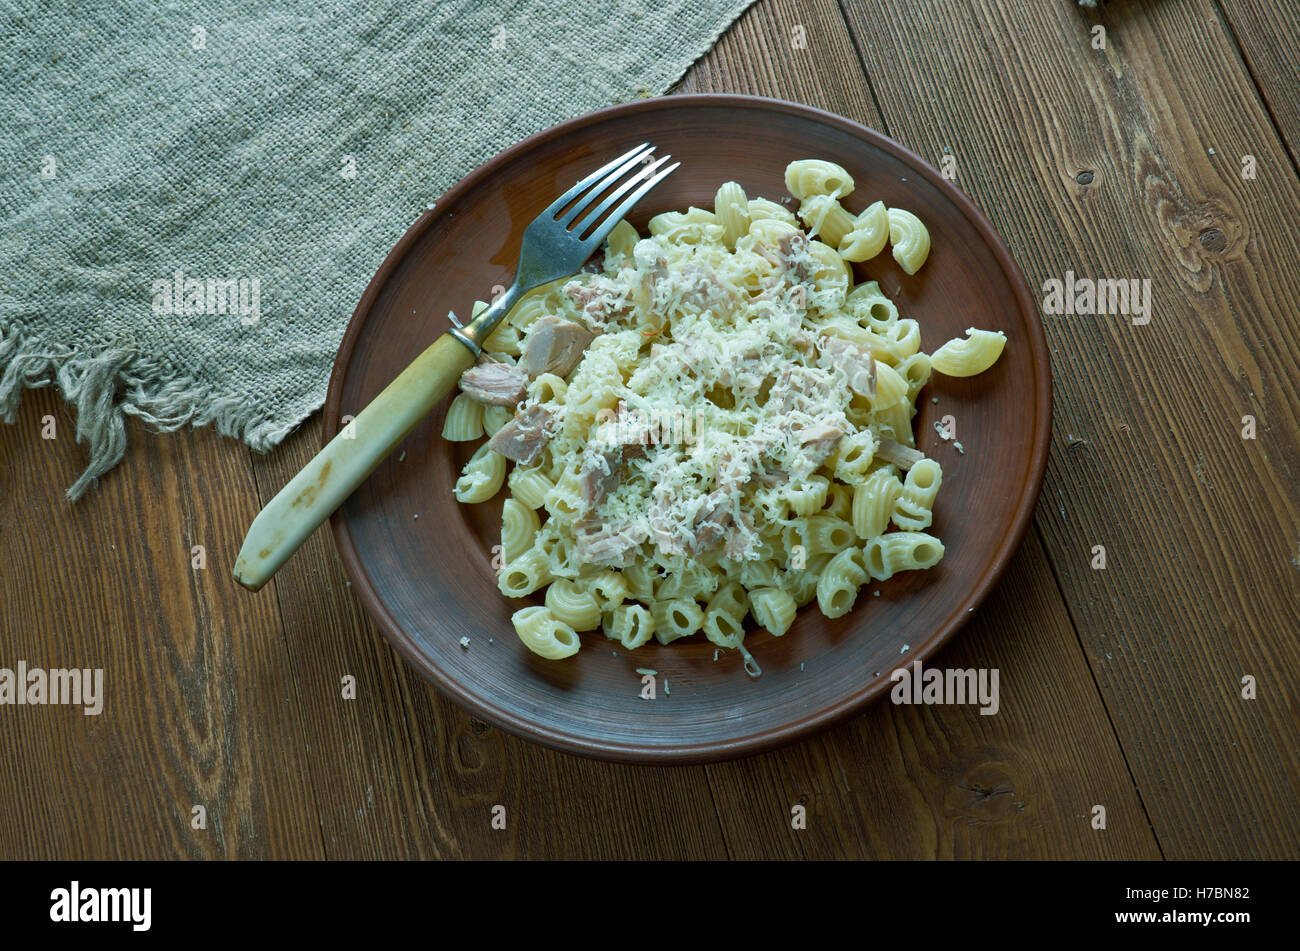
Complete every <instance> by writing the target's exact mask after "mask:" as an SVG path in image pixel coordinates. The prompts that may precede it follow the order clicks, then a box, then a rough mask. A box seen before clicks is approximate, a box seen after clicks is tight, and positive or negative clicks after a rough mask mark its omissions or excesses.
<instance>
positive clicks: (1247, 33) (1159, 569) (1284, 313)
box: [0, 0, 1300, 859]
mask: <svg viewBox="0 0 1300 951" xmlns="http://www.w3.org/2000/svg"><path fill="white" fill-rule="evenodd" d="M1098 24H1100V25H1104V26H1105V27H1106V28H1107V34H1108V38H1109V44H1108V49H1107V50H1105V51H1098V50H1093V49H1092V48H1091V47H1090V45H1089V39H1090V32H1089V31H1090V29H1091V27H1092V26H1093V25H1098ZM1297 26H1298V24H1297V22H1296V13H1295V10H1294V9H1292V8H1291V6H1290V5H1286V4H1267V3H1263V2H1260V0H1254V2H1247V0H1222V2H1221V4H1219V5H1214V4H1212V3H1211V2H1209V0H1195V2H1187V3H1168V2H1166V3H1158V2H1154V0H1148V2H1126V3H1122V4H1121V3H1112V4H1109V5H1108V6H1107V8H1106V9H1105V10H1104V11H1103V12H1101V13H1099V14H1088V13H1083V12H1079V11H1077V10H1075V9H1074V7H1073V4H1071V3H1068V2H1064V0H1063V2H1060V3H1055V2H1053V3H1043V4H1028V3H1020V4H1006V3H1003V2H1001V0H963V2H961V3H957V4H951V3H933V2H927V3H923V2H920V0H878V2H871V3H867V2H858V0H845V3H844V4H843V6H842V8H841V7H839V6H837V5H836V4H835V3H833V2H827V0H815V2H812V3H807V4H803V3H795V2H792V0H780V2H773V0H759V2H758V3H757V4H755V5H754V6H753V7H752V8H751V9H750V10H749V11H748V12H747V13H746V14H744V15H743V16H742V17H741V18H740V20H739V21H738V22H737V24H736V25H735V26H734V27H733V28H732V29H731V30H729V31H728V32H727V33H726V34H725V35H724V36H723V38H722V40H721V41H720V42H719V44H718V46H717V48H716V49H715V50H714V51H713V52H712V53H711V54H710V55H709V56H707V57H706V58H705V59H704V60H702V61H701V62H700V63H699V64H697V65H696V67H694V68H693V69H692V70H691V71H690V72H689V73H688V74H687V76H686V77H684V79H683V80H682V82H681V83H680V84H679V86H678V89H679V91H701V92H702V91H734V92H750V93H757V94H761V95H769V96H776V97H779V98H785V99H793V100H798V101H804V102H808V103H810V104H812V105H815V106H819V107H821V108H825V109H828V110H830V111H833V112H838V113H840V114H842V115H845V116H848V117H849V118H852V119H855V120H857V121H860V122H863V123H865V124H867V125H870V126H872V127H875V128H878V129H881V130H882V131H885V132H886V133H888V134H890V135H892V136H894V137H895V138H897V139H899V140H900V141H902V142H903V143H904V144H905V145H907V146H908V147H910V148H912V149H914V150H916V151H918V152H920V153H921V154H922V155H923V156H924V157H926V158H928V159H929V160H930V161H931V162H932V163H936V164H937V163H938V162H939V161H941V159H942V157H943V156H944V155H945V154H947V155H951V156H952V157H953V158H954V159H955V161H956V169H957V177H956V182H957V184H958V185H959V186H960V187H961V188H963V189H964V190H965V191H967V192H968V194H970V195H971V196H972V197H973V198H974V199H975V200H976V202H977V203H978V204H979V205H980V206H981V207H982V208H983V209H984V210H985V212H986V213H987V214H988V215H989V216H990V217H991V218H992V220H993V221H994V224H995V225H996V226H997V227H998V229H999V230H1000V231H1001V232H1002V234H1003V235H1004V236H1005V237H1006V238H1007V240H1008V243H1009V244H1010V246H1011V248H1012V250H1013V252H1014V253H1015V254H1016V256H1017V258H1018V260H1019V262H1020V264H1021V266H1022V268H1023V269H1024V270H1025V272H1026V275H1027V277H1028V278H1029V280H1030V283H1031V285H1032V286H1039V285H1041V283H1042V281H1044V280H1045V279H1047V278H1048V277H1058V278H1059V277H1061V276H1063V272H1064V270H1065V269H1066V268H1072V269H1073V270H1074V271H1075V272H1076V273H1077V274H1079V275H1081V276H1106V277H1122V276H1133V277H1148V278H1150V279H1151V280H1152V282H1153V290H1154V299H1155V302H1156V312H1155V317H1154V319H1153V320H1152V322H1151V323H1150V324H1148V325H1146V326H1133V325H1132V324H1130V323H1126V322H1125V321H1124V320H1123V319H1122V318H1117V317H1070V318H1064V317H1061V318H1046V319H1045V322H1046V326H1047V331H1048V334H1049V340H1050V341H1051V343H1052V345H1053V349H1054V353H1053V360H1054V372H1055V375H1056V406H1057V417H1056V445H1055V447H1054V451H1053V456H1052V461H1051V464H1050V467H1049V472H1048V482H1047V488H1046V490H1045V492H1044V496H1043V499H1042V502H1041V504H1040V508H1039V512H1038V514H1037V517H1036V531H1035V533H1034V534H1031V536H1030V537H1029V538H1028V539H1027V540H1026V542H1025V544H1024V545H1023V546H1022V548H1021V550H1020V552H1019V554H1018V555H1017V557H1016V558H1015V560H1014V562H1013V564H1012V566H1011V569H1010V571H1009V573H1008V575H1007V576H1006V578H1005V579H1004V581H1003V583H1002V585H1001V586H1000V587H999V588H998V590H997V591H996V592H995V594H994V595H993V596H992V597H991V598H990V599H989V601H988V602H987V603H986V604H985V606H984V607H983V609H982V610H981V611H979V612H978V613H977V615H976V616H975V617H974V618H973V620H972V622H971V624H970V625H969V626H968V627H967V629H966V630H964V631H963V632H962V633H961V634H960V635H959V636H958V637H957V638H956V639H955V640H954V642H953V643H952V644H951V645H950V647H949V648H948V649H947V650H945V651H944V652H943V653H942V654H941V655H940V659H941V661H942V663H943V664H945V665H950V666H954V667H958V666H960V667H967V666H969V667H992V666H996V667H998V668H999V669H1000V671H1001V674H1002V687H1003V696H1002V708H1001V710H1000V712H999V714H998V715H997V716H991V717H981V716H979V715H978V713H977V712H976V711H975V710H973V709H972V708H969V707H934V708H925V707H895V706H892V705H889V704H887V703H885V704H880V705H877V706H876V707H875V708H873V709H872V710H870V711H869V712H868V713H866V714H865V715H863V716H861V717H859V718H857V719H855V720H853V721H850V722H848V723H845V724H843V725H841V726H840V727H838V728H836V729H834V730H831V731H828V732H826V733H823V734H820V735H818V736H816V737H814V738H811V739H809V740H807V741H805V742H802V743H799V744H796V745H794V746H791V747H787V748H784V749H780V750H777V751H774V752H771V753H768V754H765V755H763V756H759V757H754V758H750V759H747V760H741V761H738V762H734V763H725V764H719V765H714V766H709V767H691V768H681V769H656V768H647V767H631V766H617V765H611V764H604V763H597V762H594V761H588V760H582V759H577V758H574V757H570V756H567V755H564V754H560V753H554V752H551V751H548V750H545V749H543V748H541V747H538V746H535V745H533V744H531V743H527V742H525V741H523V740H519V739H517V738H515V737H512V736H509V735H507V734H503V733H502V732H500V731H499V730H496V729H494V728H491V727H488V726H487V725H486V724H483V723H481V722H479V721H477V720H475V719H474V718H473V717H471V716H469V715H468V714H467V713H466V712H465V711H463V710H462V709H460V708H459V707H456V706H455V705H454V704H452V703H450V702H449V701H447V700H445V699H443V698H442V697H441V696H440V695H439V694H438V693H437V692H436V691H434V690H433V689H432V688H431V687H429V686H428V685H427V684H426V683H425V682H424V681H423V680H421V679H420V678H419V677H418V676H417V675H415V674H414V673H413V671H412V670H411V668H410V667H409V666H408V665H407V664H406V663H405V662H404V661H403V660H401V659H400V658H399V657H398V656H397V655H396V654H395V653H394V652H393V650H392V649H391V648H390V647H389V646H388V645H387V643H386V642H385V641H384V640H383V638H382V637H381V636H380V635H379V633H378V631H377V630H376V629H375V628H374V626H373V625H372V624H371V622H370V621H369V620H368V618H366V616H365V614H364V612H363V611H362V610H361V609H360V607H359V606H358V604H357V602H356V600H355V598H353V597H352V595H351V593H350V591H349V589H348V588H347V585H346V582H345V579H344V577H343V574H342V572H341V569H340V565H339V561H338V557H337V555H336V553H335V550H334V546H333V544H332V542H331V541H330V539H329V538H328V537H327V536H326V534H325V533H324V532H319V533H317V535H316V536H314V537H313V538H312V539H311V540H310V541H309V543H308V545H307V547H305V548H304V549H303V550H302V551H300V552H299V553H298V555H297V556H296V557H295V558H294V559H293V560H292V561H291V562H290V563H289V565H288V566H287V567H286V568H285V570H284V571H283V572H282V573H281V574H280V576H278V577H277V579H276V580H275V581H273V582H272V583H271V585H270V586H268V588H267V589H266V590H264V591H263V592H262V593H261V594H259V595H257V596H253V595H250V594H248V593H247V592H244V591H242V590H240V589H238V588H237V587H236V586H235V585H234V584H233V582H232V581H231V580H230V579H229V573H228V569H229V566H230V564H231V563H232V562H233V559H234V555H235V553H236V551H237V550H238V547H239V543H240V541H241V540H242V538H243V533H244V531H245V529H246V528H247V526H248V524H249V522H250V521H251V519H252V516H253V514H254V513H255V511H256V510H257V507H258V505H259V500H264V499H267V498H269V497H270V494H271V493H272V492H274V490H275V489H276V488H278V487H279V486H280V485H282V484H283V483H284V482H285V481H287V480H288V478H289V477H290V475H291V474H292V473H293V472H294V471H296V470H297V468H298V467H299V466H301V464H302V463H303V462H305V461H306V459H307V458H308V457H309V456H310V454H311V453H312V452H313V451H314V449H315V447H316V446H318V445H319V441H320V440H319V435H320V426H319V421H318V420H315V419H313V420H312V421H310V422H309V423H308V424H306V425H305V426H304V427H303V428H302V430H301V431H300V432H298V433H297V434H295V435H294V436H292V437H290V439H289V440H288V441H287V442H286V443H285V445H283V446H282V447H281V448H279V449H277V450H276V451H275V452H273V453H271V454H270V455H268V456H265V457H262V456H256V455H252V454H250V453H249V452H248V450H246V449H245V448H244V447H243V446H241V445H239V444H237V443H235V442H234V441H231V440H226V439H222V438H219V437H217V436H215V435H214V434H213V433H212V432H211V431H209V430H203V431H199V432H194V433H177V434H172V435H166V436H157V435H149V434H146V433H144V432H143V431H142V430H141V428H140V427H138V426H135V425H131V426H129V427H128V428H129V431H130V440H131V444H130V450H129V452H128V455H127V458H126V460H125V461H124V463H123V464H122V466H120V467H119V468H118V469H116V470H114V471H113V472H112V473H110V474H109V475H108V476H107V477H106V478H105V479H104V480H103V481H102V484H101V486H100V487H99V488H98V490H96V491H94V492H92V493H91V494H90V495H88V496H87V497H86V498H84V499H83V500H82V501H80V502H78V503H76V504H75V505H69V504H68V503H67V502H65V501H64V499H63V489H64V487H66V486H67V485H68V484H70V483H71V482H72V481H73V480H74V479H75V477H76V475H77V473H78V472H79V471H80V468H81V464H82V461H83V459H82V455H83V450H82V449H81V447H79V446H77V445H76V444H75V442H74V440H73V437H72V433H73V431H74V428H75V421H74V420H73V419H72V418H71V416H70V414H69V412H68V411H67V410H66V409H65V407H64V405H63V403H62V401H61V400H60V399H59V398H58V397H57V396H56V395H55V394H54V393H52V392H51V391H49V390H44V391H34V392H31V393H29V394H27V395H26V397H25V398H24V402H23V405H22V407H21V409H20V411H19V414H18V419H17V421H16V423H15V424H14V425H13V426H4V427H0V566H3V572H4V594H3V597H0V636H2V639H0V666H7V667H13V666H14V665H16V663H17V661H18V660H20V659H21V660H25V661H26V662H27V663H29V664H32V665H41V666H44V667H60V666H74V665H75V666H100V667H103V668H104V669H105V685H106V692H107V699H106V703H105V709H104V712H103V714H102V715H101V716H98V717H88V716H84V715H82V713H81V712H80V710H79V709H77V708H74V707H53V706H51V707H23V708H14V707H0V735H3V736H4V739H5V743H6V749H7V751H8V753H9V755H8V756H6V757H5V758H4V761H3V762H2V763H0V859H10V858H47V859H48V858H92V859H100V858H107V859H112V858H155V857H164V858H172V857H195V858H320V857H331V858H403V857H412V858H416V857H419V858H434V857H438V858H460V857H465V858H496V857H519V858H547V857H562V858H725V857H734V858H804V857H809V858H832V857H837V858H859V857H877V858H919V857H943V858H947V857H953V858H976V857H1014V858H1033V857H1052V858H1064V857H1078V858H1149V857H1157V856H1159V855H1160V854H1163V855H1165V856H1166V857H1169V858H1200V859H1208V858H1254V857H1272V858H1291V859H1295V858H1297V857H1300V805H1298V804H1297V800H1296V797H1295V792H1294V791H1295V789H1296V788H1300V763H1298V757H1300V751H1297V748H1296V743H1295V736H1296V722H1297V721H1296V710H1297V709H1300V703H1297V700H1298V699H1300V698H1298V697H1297V691H1298V690H1300V687H1298V686H1297V682H1296V678H1295V676H1294V671H1295V670H1296V664H1297V662H1298V661H1300V656H1298V653H1300V648H1298V647H1297V644H1296V641H1295V632H1296V631H1297V630H1300V624H1298V623H1297V622H1298V621H1300V616H1298V614H1300V611H1298V609H1297V603H1298V601H1300V599H1298V598H1297V592H1298V591H1300V584H1297V582H1298V581H1300V575H1297V574H1296V572H1297V571H1300V567H1297V566H1298V565H1300V550H1298V549H1300V528H1297V526H1298V525H1300V500H1298V498H1297V490H1296V485H1297V482H1298V479H1297V477H1298V476H1300V425H1298V424H1297V418H1296V416H1297V409H1296V401H1295V399H1294V395H1293V390H1294V386H1295V383H1296V381H1297V380H1300V369H1298V367H1297V363H1298V362H1300V357H1298V352H1300V344H1298V343H1297V339H1298V338H1300V334H1298V333H1297V327H1296V321H1297V317H1296V315H1297V313H1298V312H1300V307H1298V306H1297V305H1298V304H1300V273H1298V272H1297V268H1296V267H1295V262H1296V261H1297V260H1300V254H1298V253H1297V252H1298V251H1300V249H1298V248H1297V239H1296V235H1295V230H1294V226H1293V223H1294V221H1295V220H1296V219H1297V212H1300V185H1298V184H1297V183H1298V181H1300V179H1297V177H1296V174H1295V168H1296V165H1297V162H1296V158H1297V143H1298V142H1300V118H1298V116H1297V103H1296V96H1295V91H1296V89H1297V85H1298V84H1297V75H1298V74H1300V69H1298V67H1297V63H1300V58H1298V56H1297V41H1296V37H1297V35H1298V34H1300V30H1297ZM796 27H802V31H801V32H800V31H797V30H796ZM796 37H802V39H801V40H799V41H798V42H796ZM803 42H806V48H804V47H803V46H801V45H800V43H803ZM864 66H865V69H864ZM1211 149H1213V150H1214V152H1213V153H1211V152H1210V150H1211ZM1245 154H1252V155H1255V156H1256V157H1257V159H1258V167H1259V175H1258V178H1257V179H1254V180H1247V179H1243V178H1242V177H1241V175H1240V168H1241V162H1240V159H1241V156H1242V155H1245ZM1089 175H1090V176H1091V180H1090V182H1089V183H1088V184H1083V181H1084V180H1085V179H1087V178H1088V176H1089ZM1245 414H1251V415H1254V416H1255V417H1256V418H1257V422H1258V438H1257V439H1255V440H1253V441H1246V440H1242V439H1241V438H1240V436H1239V431H1240V428H1241V417H1242V416H1243V415H1245ZM45 416H52V417H54V419H55V421H56V425H57V427H58V438H57V439H55V440H42V439H41V438H40V429H41V423H42V418H43V417H45ZM250 460H251V461H250ZM196 544H202V545H204V546H205V548H206V556H207V568H206V569H194V568H192V567H191V562H190V558H191V555H190V548H191V546H192V545H196ZM1097 544H1103V545H1105V546H1106V549H1107V556H1108V564H1107V568H1106V569H1105V570H1104V571H1096V570H1093V569H1092V568H1091V567H1090V566H1089V565H1090V562H1091V559H1092V557H1093V556H1092V547H1093V546H1094V545H1097ZM1247 673H1249V674H1252V675H1254V676H1255V677H1256V678H1257V684H1258V698H1257V699H1256V700H1253V701H1247V700H1243V699H1241V697H1240V689H1241V688H1240V678H1241V676H1242V675H1243V674H1247ZM346 674H352V675H353V676H355V677H356V678H357V698H356V699H355V700H344V699H343V698H342V696H341V682H340V681H341V678H342V677H343V676H344V675H346ZM196 803H201V804H203V805H205V807H206V808H207V812H208V820H209V822H208V829H207V830H205V831H198V830H194V829H192V828H191V827H190V809H191V807H192V806H193V805H194V804H196ZM498 804H500V805H504V806H505V807H506V828H505V829H504V830H495V829H493V828H492V827H491V818H492V812H491V810H492V807H493V806H494V805H498ZM795 804H802V805H804V806H805V807H806V808H807V813H808V825H807V829H806V830H804V831H796V830H794V829H792V828H791V823H790V818H791V813H790V810H791V807H792V806H793V805H795ZM1098 804H1100V805H1104V806H1105V807H1106V810H1107V829H1106V830H1105V831H1098V830H1093V829H1092V828H1091V825H1090V822H1089V819H1090V817H1091V809H1092V807H1093V806H1094V805H1098ZM1148 820H1149V822H1150V825H1148Z"/></svg>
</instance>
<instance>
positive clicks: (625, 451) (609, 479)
mask: <svg viewBox="0 0 1300 951" xmlns="http://www.w3.org/2000/svg"><path fill="white" fill-rule="evenodd" d="M644 458H645V446H643V445H640V444H637V443H632V444H629V445H617V446H614V447H613V448H610V449H603V450H601V451H599V452H597V453H595V454H594V455H590V456H588V457H587V464H586V467H585V468H584V469H583V471H582V501H583V502H585V503H586V504H587V505H588V506H591V507H592V508H595V507H596V506H597V505H599V504H600V503H601V502H603V501H605V498H606V497H607V496H608V495H609V493H610V492H612V491H614V488H615V487H616V486H617V485H618V483H619V481H620V480H621V479H622V478H623V473H624V472H625V471H626V469H627V465H628V463H629V462H631V461H632V460H633V459H644Z"/></svg>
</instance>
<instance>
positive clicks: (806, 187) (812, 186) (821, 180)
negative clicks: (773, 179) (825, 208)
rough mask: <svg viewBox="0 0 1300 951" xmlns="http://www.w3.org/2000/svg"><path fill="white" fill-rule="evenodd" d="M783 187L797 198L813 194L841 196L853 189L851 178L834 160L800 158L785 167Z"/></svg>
mask: <svg viewBox="0 0 1300 951" xmlns="http://www.w3.org/2000/svg"><path fill="white" fill-rule="evenodd" d="M785 187H786V188H787V189H788V190H789V192H790V194H791V195H793V196H794V197H795V198H799V199H803V198H810V197H812V196H813V195H830V196H831V197H832V198H843V197H844V196H845V195H847V194H849V193H850V192H852V191H853V178H852V176H850V175H849V173H848V172H846V171H845V170H844V168H843V167H842V166H840V165H836V164H835V163H834V162H827V161H826V160H824V159H800V160H798V161H796V162H791V163H790V164H789V165H787V166H786V167H785Z"/></svg>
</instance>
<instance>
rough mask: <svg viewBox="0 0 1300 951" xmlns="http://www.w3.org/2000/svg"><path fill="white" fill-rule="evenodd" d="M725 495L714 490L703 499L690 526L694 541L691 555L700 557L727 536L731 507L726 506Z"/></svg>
mask: <svg viewBox="0 0 1300 951" xmlns="http://www.w3.org/2000/svg"><path fill="white" fill-rule="evenodd" d="M727 501H728V499H727V495H726V493H724V492H722V491H720V490H717V489H715V490H714V491H712V492H710V493H709V494H708V495H707V496H705V498H704V504H703V505H701V506H700V510H699V512H697V513H696V515H695V522H694V524H693V525H692V526H691V527H692V528H693V529H694V530H695V541H694V543H693V544H692V545H691V554H694V555H702V554H704V553H705V552H706V551H709V550H710V549H711V548H715V547H716V546H717V545H718V543H719V542H721V541H722V540H723V539H724V538H725V537H726V535H727V528H728V527H729V526H730V525H731V517H732V516H731V507H730V506H728V505H727Z"/></svg>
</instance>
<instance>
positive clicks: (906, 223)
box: [889, 208, 930, 274]
mask: <svg viewBox="0 0 1300 951" xmlns="http://www.w3.org/2000/svg"><path fill="white" fill-rule="evenodd" d="M889 243H890V244H891V245H892V246H893V247H892V250H893V254H894V260H895V261H897V262H898V265H899V267H901V268H902V269H903V270H904V271H906V272H907V273H908V274H915V273H916V272H917V271H919V270H921V265H922V264H924V263H925V259H926V258H928V257H929V256H930V231H929V229H928V228H926V226H925V225H924V224H922V223H921V219H920V218H918V217H916V215H914V214H912V213H911V212H910V211H905V210H903V209H902V208H890V209H889Z"/></svg>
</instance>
